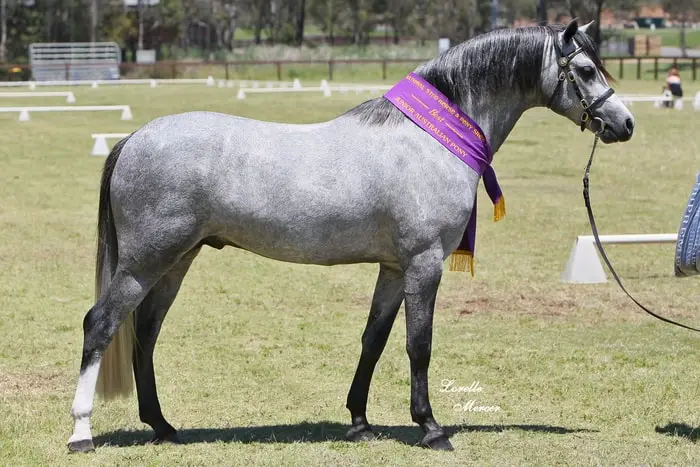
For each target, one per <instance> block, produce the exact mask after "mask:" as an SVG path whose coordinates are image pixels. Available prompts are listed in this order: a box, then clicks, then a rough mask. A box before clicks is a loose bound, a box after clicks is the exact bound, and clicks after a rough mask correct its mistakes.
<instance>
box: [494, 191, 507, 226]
mask: <svg viewBox="0 0 700 467" xmlns="http://www.w3.org/2000/svg"><path fill="white" fill-rule="evenodd" d="M504 217H506V199H505V198H504V197H503V196H501V197H500V198H498V201H496V204H494V205H493V221H494V222H498V221H500V220H501V219H503V218H504Z"/></svg>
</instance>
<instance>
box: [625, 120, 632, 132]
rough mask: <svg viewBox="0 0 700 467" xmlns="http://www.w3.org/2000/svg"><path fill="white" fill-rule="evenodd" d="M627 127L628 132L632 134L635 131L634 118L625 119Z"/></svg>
mask: <svg viewBox="0 0 700 467" xmlns="http://www.w3.org/2000/svg"><path fill="white" fill-rule="evenodd" d="M625 128H627V133H629V134H630V135H631V134H632V132H633V131H634V120H632V119H631V118H628V119H627V120H625Z"/></svg>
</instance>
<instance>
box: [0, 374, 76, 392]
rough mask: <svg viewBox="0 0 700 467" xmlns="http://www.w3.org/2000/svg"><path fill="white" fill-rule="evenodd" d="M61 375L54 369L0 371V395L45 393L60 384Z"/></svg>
mask: <svg viewBox="0 0 700 467" xmlns="http://www.w3.org/2000/svg"><path fill="white" fill-rule="evenodd" d="M63 376H64V375H62V374H61V373H59V372H56V371H44V372H38V371H28V372H26V373H10V372H6V371H2V372H0V395H3V396H13V395H20V394H21V395H28V394H46V393H49V392H53V391H55V390H57V389H58V388H60V387H61V386H62V383H63V381H62V377H63Z"/></svg>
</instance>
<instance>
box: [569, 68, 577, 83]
mask: <svg viewBox="0 0 700 467" xmlns="http://www.w3.org/2000/svg"><path fill="white" fill-rule="evenodd" d="M567 76H568V77H569V81H570V82H572V83H575V82H576V77H575V76H574V72H573V71H569V73H568V75H567Z"/></svg>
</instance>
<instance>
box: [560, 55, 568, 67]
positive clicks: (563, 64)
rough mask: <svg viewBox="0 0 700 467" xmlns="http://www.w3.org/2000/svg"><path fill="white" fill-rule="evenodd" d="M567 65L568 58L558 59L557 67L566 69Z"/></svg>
mask: <svg viewBox="0 0 700 467" xmlns="http://www.w3.org/2000/svg"><path fill="white" fill-rule="evenodd" d="M568 65H569V57H560V58H559V66H560V67H562V68H566V67H567V66H568Z"/></svg>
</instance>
